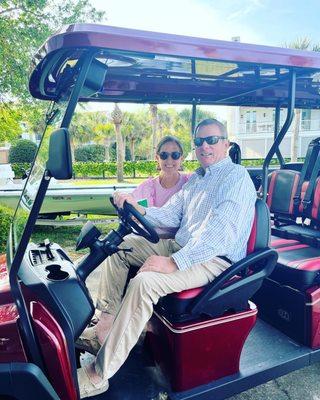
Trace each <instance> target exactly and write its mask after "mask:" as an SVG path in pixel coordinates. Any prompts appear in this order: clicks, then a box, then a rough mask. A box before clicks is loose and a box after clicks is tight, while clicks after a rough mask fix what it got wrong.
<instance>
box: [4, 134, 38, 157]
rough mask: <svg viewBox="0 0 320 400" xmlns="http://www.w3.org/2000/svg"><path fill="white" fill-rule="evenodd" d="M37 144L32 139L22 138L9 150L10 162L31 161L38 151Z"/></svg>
mask: <svg viewBox="0 0 320 400" xmlns="http://www.w3.org/2000/svg"><path fill="white" fill-rule="evenodd" d="M37 147H38V146H37V145H36V144H35V143H34V142H32V141H31V140H27V139H20V140H18V141H17V143H16V144H15V145H14V146H11V147H10V150H9V162H10V163H31V162H32V161H33V159H34V156H35V154H36V151H37Z"/></svg>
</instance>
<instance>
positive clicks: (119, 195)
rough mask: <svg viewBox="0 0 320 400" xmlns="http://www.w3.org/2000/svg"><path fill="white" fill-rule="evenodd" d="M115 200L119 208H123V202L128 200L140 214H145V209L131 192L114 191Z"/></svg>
mask: <svg viewBox="0 0 320 400" xmlns="http://www.w3.org/2000/svg"><path fill="white" fill-rule="evenodd" d="M113 200H114V202H115V204H116V206H117V207H118V208H123V203H124V202H125V201H126V202H127V203H129V204H131V205H132V206H133V207H134V208H135V209H136V210H137V211H139V213H140V214H142V215H145V213H146V211H145V209H144V208H143V207H142V206H140V205H139V204H138V203H137V201H136V200H135V198H134V197H133V196H132V194H130V193H125V192H119V191H115V192H114V193H113Z"/></svg>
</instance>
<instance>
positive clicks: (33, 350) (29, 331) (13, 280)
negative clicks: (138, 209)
mask: <svg viewBox="0 0 320 400" xmlns="http://www.w3.org/2000/svg"><path fill="white" fill-rule="evenodd" d="M93 54H94V52H93V51H91V52H90V53H89V55H88V54H84V56H83V60H81V62H83V67H82V69H81V71H80V73H79V76H78V79H77V81H76V83H75V86H74V88H73V90H72V92H71V95H70V100H69V104H68V107H67V109H66V112H65V114H64V117H63V121H62V123H61V126H62V127H68V126H69V124H70V121H71V118H72V115H73V112H74V109H75V107H76V105H77V101H78V98H79V94H80V91H81V88H82V86H83V83H84V82H85V78H86V75H87V71H88V69H89V67H90V64H91V61H92V59H93ZM49 182H50V176H49V175H48V173H47V171H45V172H44V174H43V177H42V181H41V183H40V187H39V190H38V193H37V195H36V199H35V202H34V204H33V207H32V209H31V213H30V216H29V219H28V221H27V226H29V227H30V228H29V230H25V231H24V234H23V237H22V239H21V241H20V244H19V247H18V249H17V253H16V255H15V257H14V260H13V263H12V265H11V268H10V273H9V280H10V286H11V292H12V295H13V298H14V300H15V303H16V305H17V309H18V312H19V317H20V329H21V333H22V340H23V342H24V344H25V346H24V347H25V348H26V349H28V352H27V356H28V358H29V361H30V362H32V363H34V364H35V365H37V366H38V367H39V368H40V369H41V370H42V371H44V366H43V361H42V357H41V353H40V350H39V347H38V343H37V339H36V337H35V334H34V331H33V328H32V324H31V321H30V316H29V310H28V306H27V304H26V303H25V300H24V296H23V294H22V291H21V286H20V282H19V279H18V272H19V268H20V264H21V261H22V259H23V255H24V251H25V248H26V245H27V241H28V240H29V238H30V236H31V231H30V230H31V229H32V228H33V226H34V224H35V221H36V218H37V216H38V213H39V211H40V208H41V205H42V202H43V198H44V196H45V193H46V191H47V188H48V186H49ZM24 238H26V239H24ZM26 344H27V345H26Z"/></svg>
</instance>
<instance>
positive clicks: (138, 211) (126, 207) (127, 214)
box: [110, 192, 159, 243]
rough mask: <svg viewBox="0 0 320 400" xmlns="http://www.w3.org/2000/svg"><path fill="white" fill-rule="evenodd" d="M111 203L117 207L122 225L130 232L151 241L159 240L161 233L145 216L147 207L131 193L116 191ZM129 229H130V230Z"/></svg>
mask: <svg viewBox="0 0 320 400" xmlns="http://www.w3.org/2000/svg"><path fill="white" fill-rule="evenodd" d="M110 202H111V204H112V205H113V206H114V207H115V208H116V210H117V213H118V216H119V218H120V220H121V223H120V226H121V224H122V226H123V227H126V233H125V234H128V233H130V232H132V233H134V234H136V235H139V236H142V237H144V238H145V239H147V240H149V242H151V243H158V242H159V235H158V233H157V232H156V230H155V228H154V227H153V225H152V224H151V223H150V222H149V221H148V220H147V219H146V218H145V217H144V215H145V214H146V212H145V209H144V208H143V207H141V206H140V205H139V204H138V203H137V202H136V200H135V199H134V198H133V196H132V195H131V194H129V193H121V192H115V193H114V195H113V198H110ZM128 229H129V231H128Z"/></svg>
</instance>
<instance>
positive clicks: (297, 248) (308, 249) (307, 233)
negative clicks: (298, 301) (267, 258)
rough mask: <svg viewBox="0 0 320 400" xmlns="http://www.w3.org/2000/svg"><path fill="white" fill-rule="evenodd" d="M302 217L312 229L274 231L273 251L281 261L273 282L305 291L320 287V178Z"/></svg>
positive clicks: (296, 226) (299, 226)
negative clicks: (308, 221) (309, 222)
mask: <svg viewBox="0 0 320 400" xmlns="http://www.w3.org/2000/svg"><path fill="white" fill-rule="evenodd" d="M302 198H303V195H302ZM300 207H301V205H300ZM301 215H302V216H303V218H308V220H310V221H311V225H309V226H307V225H303V224H292V225H284V226H280V227H274V228H272V233H273V236H272V240H271V247H272V248H274V249H276V250H277V252H278V256H279V257H278V262H277V265H276V267H275V269H274V271H273V272H272V274H271V276H270V278H271V279H273V280H275V281H277V282H279V283H281V284H284V285H288V286H291V287H293V288H296V289H299V290H304V289H307V288H309V287H311V286H314V285H317V284H319V283H320V231H319V226H320V178H317V180H316V182H315V185H314V191H313V195H312V200H311V203H310V204H309V205H308V207H307V208H305V209H304V210H303V211H301Z"/></svg>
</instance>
